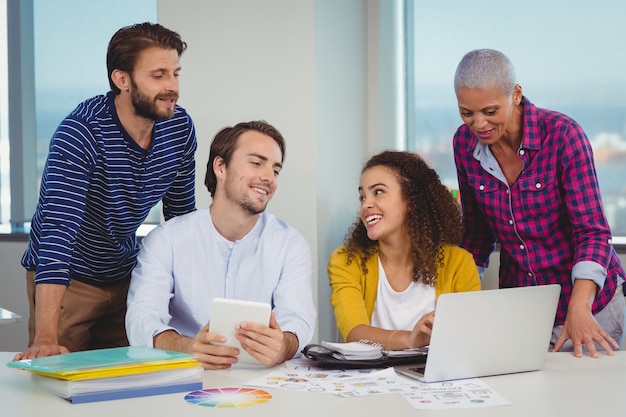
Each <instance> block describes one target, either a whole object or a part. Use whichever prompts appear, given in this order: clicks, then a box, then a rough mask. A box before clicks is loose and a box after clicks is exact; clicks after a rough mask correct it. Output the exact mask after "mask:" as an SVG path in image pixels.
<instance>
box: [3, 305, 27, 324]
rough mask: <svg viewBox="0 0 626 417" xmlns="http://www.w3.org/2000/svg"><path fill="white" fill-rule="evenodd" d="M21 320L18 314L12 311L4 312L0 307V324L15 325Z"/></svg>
mask: <svg viewBox="0 0 626 417" xmlns="http://www.w3.org/2000/svg"><path fill="white" fill-rule="evenodd" d="M21 318H22V316H20V315H19V314H15V313H14V312H12V311H9V310H5V309H4V308H1V307H0V324H2V323H17V322H18V321H20V319H21Z"/></svg>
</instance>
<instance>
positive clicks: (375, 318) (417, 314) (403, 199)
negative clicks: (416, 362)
mask: <svg viewBox="0 0 626 417" xmlns="http://www.w3.org/2000/svg"><path fill="white" fill-rule="evenodd" d="M359 199H360V201H361V208H360V210H359V218H358V219H357V220H356V221H355V223H354V224H353V225H352V227H351V228H350V231H349V232H348V234H347V235H346V238H345V240H344V244H343V245H342V246H340V247H339V248H337V249H336V250H335V251H334V252H333V254H332V255H331V256H330V259H329V261H328V276H329V279H330V285H331V286H332V295H331V299H330V302H331V304H332V306H333V308H334V310H335V318H336V321H337V328H338V329H339V332H340V333H341V335H342V336H343V338H344V340H345V341H347V342H351V341H358V340H361V339H367V340H369V341H372V342H374V343H379V344H381V345H383V346H384V347H385V348H386V349H388V350H401V349H406V348H412V347H421V346H425V345H428V344H429V343H430V335H431V329H432V326H433V321H434V317H435V313H434V310H435V302H436V299H437V297H438V296H439V295H440V294H443V293H449V292H461V291H475V290H480V277H479V275H478V270H477V268H476V264H475V263H474V260H473V258H472V255H471V254H470V253H469V252H467V251H465V250H464V249H461V248H460V247H458V246H457V245H458V243H459V241H460V239H461V232H462V230H461V215H460V212H459V208H458V206H457V204H456V202H455V201H454V199H453V198H452V196H451V194H450V192H449V191H448V189H447V188H446V187H445V186H444V185H443V184H442V183H441V181H440V180H439V176H438V175H437V173H436V172H435V171H434V170H433V169H432V168H430V167H429V166H428V165H427V164H426V163H425V162H424V161H423V160H422V159H421V158H420V157H419V156H418V155H416V154H414V153H410V152H400V151H385V152H382V153H380V154H378V155H375V156H373V157H372V158H370V160H369V161H368V162H367V163H366V164H365V166H364V167H363V170H362V171H361V180H360V182H359Z"/></svg>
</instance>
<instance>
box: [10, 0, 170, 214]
mask: <svg viewBox="0 0 626 417" xmlns="http://www.w3.org/2000/svg"><path fill="white" fill-rule="evenodd" d="M0 7H1V8H2V11H1V12H0V19H1V20H0V26H2V27H7V28H8V30H7V32H8V34H9V35H8V36H7V38H3V37H2V35H5V33H3V34H2V35H0V96H1V97H0V134H1V136H0V154H1V155H2V156H0V187H1V189H0V191H1V193H2V204H1V205H0V216H1V217H0V221H1V222H2V224H6V223H11V224H21V223H24V222H29V221H30V218H31V217H32V215H33V213H34V211H35V205H36V203H37V197H38V193H39V183H40V181H41V174H42V171H43V167H44V164H45V160H46V157H47V153H48V144H49V142H50V138H51V137H52V135H53V133H54V131H55V129H56V127H57V125H58V124H59V122H61V120H62V119H63V118H64V117H65V115H67V114H68V113H69V112H70V111H71V110H73V109H74V108H75V107H76V105H77V104H78V103H80V102H81V101H83V100H85V99H87V98H89V97H92V96H95V95H97V94H103V93H106V92H107V91H108V90H109V83H108V79H107V71H106V50H107V45H108V42H109V40H110V39H111V36H112V35H113V33H115V31H117V30H118V29H119V28H120V27H122V26H126V25H129V24H133V23H139V22H145V21H151V22H156V21H157V18H156V12H157V1H156V0H133V1H131V2H129V1H126V0H108V1H106V2H86V1H83V0H20V1H9V2H7V1H6V0H0ZM3 39H4V42H3ZM7 56H8V58H5V59H3V57H7ZM3 80H7V81H3ZM8 80H10V81H8ZM3 82H6V84H3ZM7 85H10V86H11V87H12V91H8V88H6V86H7ZM8 97H10V99H9V98H8ZM7 109H10V110H11V111H10V112H9V115H10V118H9V117H8V116H7ZM8 149H10V155H11V156H10V165H9V156H8V155H9V152H8V151H7V150H8ZM35 156H36V159H35ZM33 162H36V163H33ZM159 211H160V209H159V208H157V209H156V210H153V212H152V213H151V215H150V217H149V219H148V221H150V222H157V223H158V222H159V219H160V213H159Z"/></svg>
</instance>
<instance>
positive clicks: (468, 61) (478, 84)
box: [454, 49, 517, 94]
mask: <svg viewBox="0 0 626 417" xmlns="http://www.w3.org/2000/svg"><path fill="white" fill-rule="evenodd" d="M516 84H517V81H516V77H515V68H513V64H512V63H511V61H510V60H509V58H507V57H506V55H504V54H503V53H502V52H500V51H496V50H494V49H475V50H473V51H470V52H468V53H467V54H465V56H464V57H463V59H461V62H459V65H458V66H457V68H456V73H455V74H454V91H456V92H458V91H459V89H460V88H483V89H484V88H493V87H495V88H496V89H497V90H498V91H499V92H501V93H503V94H510V93H512V92H513V90H514V89H515V85H516Z"/></svg>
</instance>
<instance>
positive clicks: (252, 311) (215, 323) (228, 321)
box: [209, 298, 272, 364]
mask: <svg viewBox="0 0 626 417" xmlns="http://www.w3.org/2000/svg"><path fill="white" fill-rule="evenodd" d="M271 313H272V307H271V306H270V305H269V304H268V303H261V302H257V301H244V300H233V299H227V298H214V299H213V304H212V305H211V320H210V323H209V331H210V332H211V333H217V334H221V335H222V336H224V337H225V338H226V342H225V343H216V344H221V345H224V346H230V347H236V348H238V349H239V363H252V364H259V362H258V361H257V360H256V359H255V358H253V357H252V356H251V355H250V354H249V353H248V352H246V351H245V350H244V349H243V348H242V347H241V345H240V344H239V341H238V340H237V338H236V337H235V333H236V332H235V326H237V325H238V324H239V323H241V322H244V321H247V322H252V323H260V324H263V325H265V326H269V325H270V314H271Z"/></svg>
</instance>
